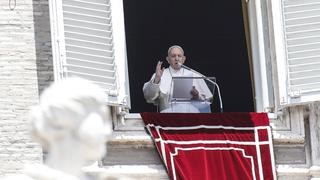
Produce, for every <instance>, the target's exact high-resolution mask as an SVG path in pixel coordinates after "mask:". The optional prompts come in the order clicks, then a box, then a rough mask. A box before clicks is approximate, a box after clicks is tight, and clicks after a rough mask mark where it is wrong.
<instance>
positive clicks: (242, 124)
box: [141, 113, 276, 180]
mask: <svg viewBox="0 0 320 180" xmlns="http://www.w3.org/2000/svg"><path fill="white" fill-rule="evenodd" d="M141 116H142V119H143V121H144V122H145V124H146V127H147V129H148V131H149V133H150V134H151V136H152V137H153V139H154V142H155V144H156V147H157V149H158V152H159V154H160V156H161V157H162V159H163V162H164V164H165V165H166V168H167V170H168V174H169V176H170V178H171V179H173V180H178V179H179V180H180V179H183V180H186V179H196V180H198V179H199V180H209V179H210V180H211V179H218V180H235V179H243V180H248V179H254V180H256V179H257V180H258V179H275V178H276V177H275V168H274V162H273V151H272V139H271V130H270V126H269V119H268V116H267V114H265V113H210V114H203V113H201V114H193V113H141Z"/></svg>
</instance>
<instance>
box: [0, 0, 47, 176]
mask: <svg viewBox="0 0 320 180" xmlns="http://www.w3.org/2000/svg"><path fill="white" fill-rule="evenodd" d="M11 5H12V7H13V5H14V0H11ZM49 24H50V22H49V10H48V2H47V1H45V0H22V1H19V0H17V1H16V7H15V8H14V9H13V10H10V8H9V0H1V1H0V175H6V174H10V173H17V172H19V171H20V170H21V169H22V168H23V166H24V164H28V163H39V162H41V161H42V152H41V148H40V146H39V145H38V144H37V143H35V142H33V141H32V140H31V138H30V137H29V132H28V121H27V113H28V110H29V108H30V106H32V105H34V104H36V103H37V102H38V97H39V92H41V91H42V89H43V88H44V87H45V86H47V85H48V83H49V82H50V81H52V80H53V75H52V74H53V73H52V56H51V42H50V39H51V37H50V26H49Z"/></svg>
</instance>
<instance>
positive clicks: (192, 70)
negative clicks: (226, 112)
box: [179, 63, 223, 112]
mask: <svg viewBox="0 0 320 180" xmlns="http://www.w3.org/2000/svg"><path fill="white" fill-rule="evenodd" d="M179 64H180V63H179ZM180 65H181V67H183V68H185V69H187V70H189V71H191V72H193V73H196V74H198V75H200V76H201V77H203V78H205V79H206V80H207V81H209V82H210V83H212V84H214V85H215V86H216V87H217V91H218V97H219V101H220V112H223V105H222V99H221V94H220V88H219V85H218V84H217V83H216V82H214V81H212V80H211V79H209V78H207V76H205V75H203V74H201V73H199V72H198V71H196V70H194V69H192V68H190V67H188V66H186V65H183V64H180Z"/></svg>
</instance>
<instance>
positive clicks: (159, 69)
mask: <svg viewBox="0 0 320 180" xmlns="http://www.w3.org/2000/svg"><path fill="white" fill-rule="evenodd" d="M161 65H162V61H158V64H157V66H156V72H155V74H156V76H155V78H154V80H153V83H155V84H159V82H160V80H161V77H162V74H163V71H164V67H161Z"/></svg>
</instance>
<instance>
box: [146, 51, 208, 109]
mask: <svg viewBox="0 0 320 180" xmlns="http://www.w3.org/2000/svg"><path fill="white" fill-rule="evenodd" d="M166 60H167V61H168V63H169V64H170V66H169V67H168V68H164V67H161V66H162V62H161V61H159V62H158V63H157V66H156V70H155V73H154V74H153V76H152V77H151V79H150V81H148V82H146V83H145V84H144V86H143V93H144V97H145V99H146V101H147V102H148V103H153V104H154V105H157V106H158V108H159V111H160V112H192V113H195V112H200V111H201V109H203V108H204V107H203V105H201V104H203V102H202V103H200V102H199V100H201V101H202V100H210V99H212V92H210V89H209V88H208V86H207V85H206V83H205V82H204V80H203V79H194V80H193V87H192V88H191V89H190V94H191V100H194V101H193V102H192V101H190V102H187V103H174V102H173V101H172V99H171V96H172V77H199V75H198V74H195V73H193V72H192V71H189V70H187V69H184V68H182V67H181V65H182V64H183V63H184V62H185V60H186V57H185V56H184V51H183V49H182V48H181V47H180V46H177V45H174V46H171V47H170V48H169V49H168V56H167V58H166ZM206 106H207V108H208V106H209V105H208V104H206ZM209 109H210V108H209Z"/></svg>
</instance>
